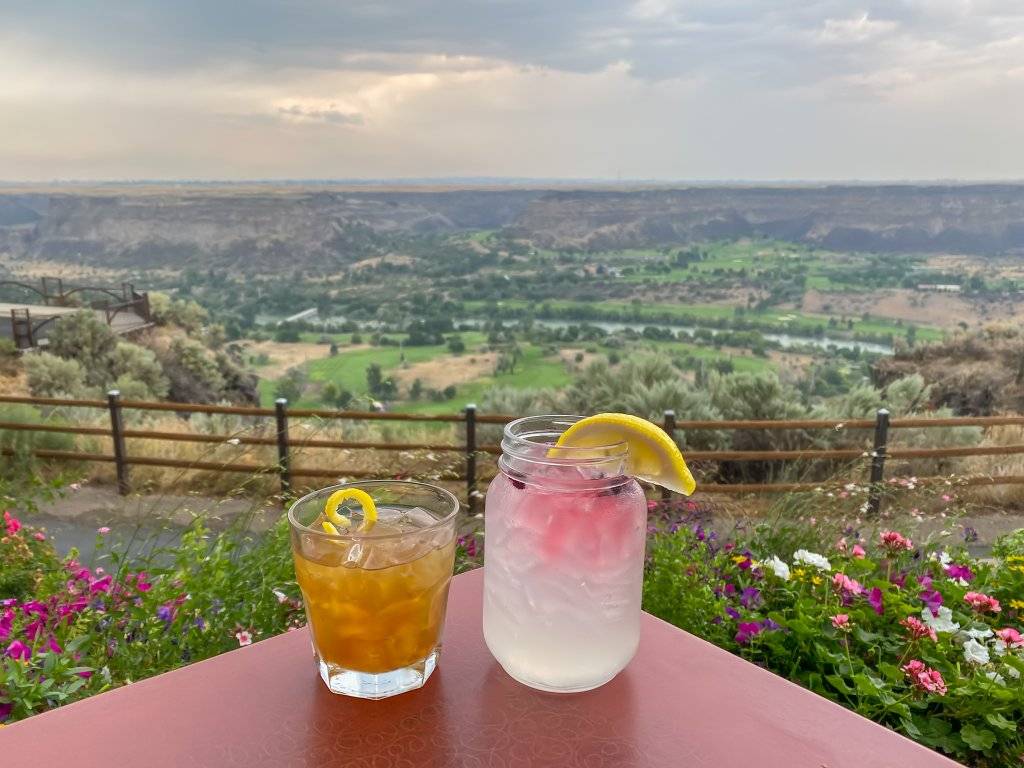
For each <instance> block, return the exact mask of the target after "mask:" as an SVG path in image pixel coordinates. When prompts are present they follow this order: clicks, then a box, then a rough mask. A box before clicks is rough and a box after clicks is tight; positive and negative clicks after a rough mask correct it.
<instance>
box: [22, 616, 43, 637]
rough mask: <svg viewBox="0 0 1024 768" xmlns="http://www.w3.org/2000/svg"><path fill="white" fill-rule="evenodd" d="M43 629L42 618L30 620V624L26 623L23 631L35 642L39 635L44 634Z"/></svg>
mask: <svg viewBox="0 0 1024 768" xmlns="http://www.w3.org/2000/svg"><path fill="white" fill-rule="evenodd" d="M42 631H43V620H42V619H35V620H34V621H30V622H29V623H28V624H26V625H25V628H24V630H23V632H24V633H25V637H27V638H28V639H29V640H31V641H32V642H35V641H36V640H38V639H39V635H40V634H42Z"/></svg>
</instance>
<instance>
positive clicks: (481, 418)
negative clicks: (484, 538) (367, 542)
mask: <svg viewBox="0 0 1024 768" xmlns="http://www.w3.org/2000/svg"><path fill="white" fill-rule="evenodd" d="M0 403H21V404H27V405H33V406H49V407H68V408H93V409H103V410H106V411H107V412H108V414H109V420H110V426H109V428H108V427H95V426H75V425H62V424H27V423H19V422H10V421H0V431H2V430H13V431H27V432H51V433H63V434H72V435H92V436H100V437H106V438H109V439H110V440H111V443H112V445H113V451H112V453H111V454H101V453H84V452H79V451H58V450H47V449H36V450H33V451H32V453H33V455H34V456H35V457H36V458H40V459H51V460H65V461H85V462H108V463H113V464H114V465H115V469H116V473H117V487H118V490H119V492H120V493H122V494H127V493H129V492H130V490H131V485H130V479H129V468H130V467H131V466H133V465H135V466H142V465H146V466H158V467H171V468H179V469H188V470H209V471H215V472H240V473H247V474H252V473H275V474H276V475H278V477H279V479H280V483H281V491H282V493H284V494H289V493H291V490H292V485H293V480H294V478H296V477H319V478H338V477H366V476H370V475H376V474H379V473H377V472H367V471H365V470H354V469H345V468H334V467H301V468H300V467H295V466H293V461H292V459H293V453H294V449H299V448H334V449H367V450H380V451H407V450H430V451H452V452H457V453H461V454H463V456H464V460H465V470H464V472H463V473H460V474H459V475H456V476H450V477H444V478H442V479H445V480H453V481H461V482H465V484H466V494H467V499H468V500H469V503H470V505H473V503H474V501H475V499H476V498H477V496H478V494H477V493H476V491H477V481H478V479H479V478H478V472H477V457H478V455H479V454H498V453H500V452H501V449H500V447H499V446H497V445H478V444H477V426H478V425H480V424H506V423H508V422H509V421H512V420H513V419H516V418H518V417H517V416H509V415H499V414H480V413H478V412H477V409H476V406H475V405H467V406H466V407H465V408H464V409H463V410H462V411H461V412H460V413H452V414H440V415H421V414H411V413H376V412H372V413H367V412H362V411H336V410H320V409H311V408H289V407H288V403H287V401H286V400H284V399H278V400H277V401H276V402H275V407H274V408H254V407H243V406H227V405H206V404H199V403H157V402H144V401H135V400H122V399H121V395H120V393H119V392H118V391H116V390H113V391H111V392H109V393H108V395H107V399H106V400H70V399H63V398H46V397H21V396H11V395H0ZM127 409H131V410H140V411H164V412H172V413H177V414H191V413H207V414H233V415H239V416H254V417H265V418H268V419H269V418H273V419H274V427H275V430H274V436H273V437H261V436H234V435H217V434H201V433H181V432H161V431H155V430H145V429H127V428H126V427H125V424H124V411H125V410H127ZM309 418H317V419H328V420H337V421H344V420H348V421H400V422H412V423H431V422H433V423H437V422H441V423H454V424H462V425H464V429H463V434H464V440H463V441H462V442H460V443H457V444H456V443H404V442H359V441H342V440H318V439H313V438H306V439H296V438H294V437H292V436H291V433H290V430H289V424H290V422H291V421H292V420H293V419H309ZM1005 425H1020V426H1024V416H978V417H956V418H942V419H940V418H927V417H913V418H902V419H890V417H889V412H888V411H886V410H884V409H883V410H879V411H878V413H877V415H876V418H874V419H853V420H840V419H835V420H830V419H798V420H789V421H745V420H719V421H683V420H677V419H676V416H675V414H674V413H673V412H672V411H666V412H665V414H664V418H663V420H662V422H661V423H660V426H662V427H663V428H664V429H665V430H666V431H667V432H668V433H669V434H672V435H675V434H676V433H677V432H678V431H680V430H686V431H700V430H792V429H800V430H817V429H822V430H871V431H873V434H874V439H873V448H872V449H871V450H868V451H865V450H861V449H847V448H837V449H807V450H777V451H696V450H694V451H687V452H686V457H687V459H688V460H689V461H715V462H724V461H730V462H752V461H761V462H763V461H801V460H830V461H844V460H846V461H849V460H856V459H858V458H865V459H870V465H871V466H870V474H869V477H868V478H867V482H869V483H870V485H871V488H872V491H871V495H870V497H869V505H870V507H871V510H872V511H873V512H877V511H878V509H879V505H880V504H881V493H880V490H879V489H880V488H881V486H882V483H883V482H884V480H885V464H886V459H888V458H893V459H939V458H955V457H967V456H1011V455H1016V454H1024V444H1020V445H1000V446H970V447H950V448H889V446H888V442H889V433H890V430H893V429H908V428H914V429H920V428H950V427H965V426H977V427H992V426H1005ZM137 439H146V440H157V441H184V442H196V443H234V444H238V445H265V446H276V447H277V459H278V460H277V463H276V464H272V465H267V464H254V463H242V462H215V461H187V460H178V459H171V458H161V457H146V456H134V455H132V454H131V452H130V451H129V450H128V444H129V443H128V441H130V440H137ZM0 453H2V454H3V455H13V454H14V451H13V450H12V449H4V450H3V451H2V452H0ZM946 480H947V478H945V477H925V478H919V483H921V484H928V483H930V482H945V481H946ZM958 482H959V483H960V484H964V485H1015V484H1024V475H997V476H989V475H984V476H974V477H964V478H960V479H959V480H958ZM825 485H828V484H823V483H808V482H800V483H729V484H726V483H702V484H701V485H700V488H699V490H700V491H701V492H705V493H725V494H744V493H787V492H803V491H813V490H817V489H819V488H822V487H823V486H825ZM666 497H667V496H666Z"/></svg>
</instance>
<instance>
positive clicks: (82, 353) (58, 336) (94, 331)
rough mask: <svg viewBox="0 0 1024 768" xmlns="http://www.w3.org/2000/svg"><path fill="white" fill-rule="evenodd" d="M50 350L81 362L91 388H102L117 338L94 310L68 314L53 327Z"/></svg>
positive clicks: (59, 355) (60, 355)
mask: <svg viewBox="0 0 1024 768" xmlns="http://www.w3.org/2000/svg"><path fill="white" fill-rule="evenodd" d="M48 340H49V346H48V351H49V352H51V353H52V354H54V355H56V356H57V357H63V358H65V359H66V360H78V361H79V362H80V363H82V365H83V367H84V370H85V377H86V381H87V382H88V383H89V385H90V386H94V387H102V386H103V385H104V384H106V381H105V380H104V379H106V375H107V371H108V369H109V365H110V357H111V355H113V353H114V348H115V347H116V346H117V336H115V335H114V332H113V331H112V330H111V329H110V326H109V325H107V324H106V323H105V322H103V321H102V320H100V318H99V316H98V315H97V314H96V313H95V312H93V311H92V310H88V311H83V312H75V313H74V314H70V315H65V316H64V317H62V318H60V319H59V320H57V321H56V322H55V323H54V324H53V330H51V331H50V334H49V336H48Z"/></svg>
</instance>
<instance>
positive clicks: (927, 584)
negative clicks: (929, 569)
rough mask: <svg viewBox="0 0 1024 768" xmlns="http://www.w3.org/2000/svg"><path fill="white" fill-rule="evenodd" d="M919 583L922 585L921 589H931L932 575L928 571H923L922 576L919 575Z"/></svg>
mask: <svg viewBox="0 0 1024 768" xmlns="http://www.w3.org/2000/svg"><path fill="white" fill-rule="evenodd" d="M917 583H918V584H919V585H920V586H921V589H931V588H932V577H931V576H929V575H928V574H927V573H922V574H921V575H920V576H918V577H917Z"/></svg>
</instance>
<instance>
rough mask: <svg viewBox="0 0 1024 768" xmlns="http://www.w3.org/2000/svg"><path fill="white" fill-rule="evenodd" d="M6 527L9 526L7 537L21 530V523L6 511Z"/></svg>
mask: <svg viewBox="0 0 1024 768" xmlns="http://www.w3.org/2000/svg"><path fill="white" fill-rule="evenodd" d="M4 525H6V526H7V535H8V536H13V535H14V534H16V533H17V532H18V531H20V530H21V521H20V520H19V519H18V518H16V517H15V516H14V515H12V514H11V513H10V512H8V511H6V510H5V511H4Z"/></svg>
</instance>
